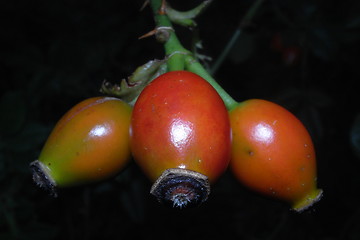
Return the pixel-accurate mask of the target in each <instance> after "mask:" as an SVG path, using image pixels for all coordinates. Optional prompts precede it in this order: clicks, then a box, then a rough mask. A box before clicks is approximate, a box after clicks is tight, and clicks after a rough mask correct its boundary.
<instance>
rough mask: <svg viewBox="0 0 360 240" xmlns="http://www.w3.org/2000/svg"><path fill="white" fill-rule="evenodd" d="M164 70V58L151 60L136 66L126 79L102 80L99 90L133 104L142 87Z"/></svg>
mask: <svg viewBox="0 0 360 240" xmlns="http://www.w3.org/2000/svg"><path fill="white" fill-rule="evenodd" d="M165 72H166V60H157V59H155V60H151V61H149V62H147V63H145V64H144V65H142V66H140V67H138V68H137V69H136V70H135V71H134V72H133V74H132V75H131V76H129V77H128V78H127V79H122V80H121V81H120V83H119V84H113V83H110V82H108V81H106V80H104V81H103V83H102V85H101V88H100V92H102V93H104V94H107V95H111V96H115V97H118V98H121V99H122V100H123V101H125V102H127V103H129V104H130V105H133V104H134V103H135V101H136V99H137V97H138V96H139V94H140V93H141V91H142V90H143V89H144V87H145V86H146V85H147V84H149V83H150V82H151V81H152V80H153V79H154V78H156V77H157V76H159V75H161V74H162V73H165Z"/></svg>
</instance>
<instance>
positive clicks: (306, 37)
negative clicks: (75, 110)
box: [0, 0, 360, 240]
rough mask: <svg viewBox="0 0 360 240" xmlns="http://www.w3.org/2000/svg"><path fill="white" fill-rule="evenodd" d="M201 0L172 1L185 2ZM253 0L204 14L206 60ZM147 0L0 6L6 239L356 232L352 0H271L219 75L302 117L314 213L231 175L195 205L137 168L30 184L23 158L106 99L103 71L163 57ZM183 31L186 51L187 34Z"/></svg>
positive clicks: (357, 12)
mask: <svg viewBox="0 0 360 240" xmlns="http://www.w3.org/2000/svg"><path fill="white" fill-rule="evenodd" d="M199 2H200V1H181V0H173V1H170V3H172V5H173V6H174V7H175V8H177V9H179V10H187V9H189V8H191V7H194V6H195V5H196V4H197V3H199ZM252 2H253V1H250V0H243V1H220V0H215V1H214V2H213V3H212V4H211V5H210V6H209V8H208V9H207V10H206V11H205V12H204V13H203V14H202V15H201V16H200V17H199V18H198V20H197V22H198V29H199V34H200V37H201V39H202V44H203V46H204V48H203V49H202V50H200V52H201V53H202V54H206V55H209V56H211V57H212V58H213V59H214V60H213V61H212V62H208V64H209V66H211V65H212V64H213V63H214V61H215V60H216V59H217V57H218V56H219V55H220V53H221V52H222V51H223V49H224V48H225V46H226V43H227V41H228V40H229V39H230V37H231V36H232V34H233V32H234V31H235V29H236V28H237V27H238V26H239V22H240V20H241V18H242V17H243V16H244V14H245V13H246V11H247V9H248V8H249V7H250V5H251V3H252ZM142 3H143V2H142V1H140V0H134V1H121V0H117V1H115V0H109V1H99V0H94V1H70V0H68V1H65V0H63V1H40V0H35V1H24V0H13V1H1V3H0V13H1V23H0V27H1V28H0V74H1V95H0V96H1V98H0V130H1V132H0V134H1V135H0V239H1V240H5V239H127V238H128V239H135V238H136V239H163V238H164V239H165V238H166V239H184V238H185V239H192V238H197V239H208V238H210V237H211V238H212V239H215V238H216V239H219V238H222V239H266V240H268V239H292V240H296V239H302V240H303V239H324V240H325V239H326V240H332V239H349V240H350V239H354V240H355V239H360V221H359V217H360V208H359V201H360V198H359V197H357V196H356V195H358V190H359V184H360V174H359V164H358V162H359V161H360V159H359V157H360V118H359V103H360V102H359V93H358V92H359V87H358V83H357V82H358V79H359V76H360V74H359V71H360V70H359V69H360V68H359V63H360V61H359V53H360V52H359V48H360V44H359V43H360V42H359V39H360V29H359V28H360V3H359V1H357V0H353V1H332V0H330V1H326V0H318V1H310V0H298V1H277V0H265V2H264V4H263V6H262V7H261V8H260V9H259V11H258V12H257V14H256V17H255V18H254V19H253V21H252V22H251V23H248V24H246V26H245V28H244V31H243V35H241V37H240V38H239V39H238V41H237V43H236V44H235V46H234V48H233V50H232V52H231V53H230V55H229V56H228V58H227V59H226V61H225V62H224V63H223V65H222V66H221V68H220V69H219V70H218V71H217V72H216V74H215V77H216V79H217V81H218V82H219V83H220V84H221V85H222V86H223V87H224V88H225V89H226V90H227V91H228V92H229V93H230V94H231V95H232V96H233V97H234V98H235V99H236V100H238V101H242V100H246V99H249V98H263V99H268V100H271V101H274V102H277V103H279V104H281V105H282V106H284V107H286V108H287V109H289V110H290V111H291V112H293V113H294V114H295V115H296V116H298V117H299V118H300V119H301V120H302V121H303V123H304V124H305V125H306V127H307V128H308V130H309V132H310V133H311V135H312V137H313V140H314V144H315V146H316V150H317V158H318V159H317V160H318V183H319V187H320V188H322V189H323V190H324V197H323V199H322V200H321V201H320V202H319V203H317V204H316V205H315V206H314V207H313V208H311V209H310V210H308V211H305V212H303V213H301V214H298V213H295V212H293V211H291V210H289V206H288V205H287V204H286V203H283V202H280V201H276V200H273V199H269V198H265V197H263V196H260V195H258V194H256V193H253V192H251V191H248V190H247V189H245V188H244V187H243V186H242V185H240V184H239V183H238V182H237V181H236V180H235V179H234V177H233V175H232V174H231V172H230V171H227V172H226V173H225V174H224V175H223V176H222V177H221V179H220V180H219V181H218V182H217V183H216V184H215V185H214V186H213V188H212V193H211V195H210V198H209V200H208V201H207V202H206V203H204V204H203V205H202V206H200V207H198V208H194V209H188V210H177V209H169V208H167V207H164V206H162V205H160V204H158V203H157V202H156V200H154V199H153V198H152V197H151V196H149V194H148V192H149V189H150V186H151V183H150V182H149V181H148V180H147V179H146V178H145V177H144V176H143V175H142V173H141V172H140V170H139V169H138V168H137V166H136V165H135V164H134V163H131V164H130V165H129V166H128V167H127V168H126V169H125V170H124V171H123V172H121V173H120V174H119V175H118V176H117V177H115V178H113V179H110V180H108V181H104V182H101V183H97V184H92V185H88V186H83V187H76V188H68V189H62V190H60V192H59V197H58V198H56V199H53V198H52V197H50V196H49V195H47V194H46V193H45V192H43V191H42V190H41V189H38V188H37V187H36V186H35V184H33V182H32V179H31V175H30V172H29V169H28V165H29V163H30V162H31V161H33V160H35V159H36V158H37V157H38V155H39V152H40V151H41V148H42V145H43V144H44V142H45V140H46V138H47V136H48V135H49V133H50V131H51V129H52V127H53V126H54V124H55V123H56V121H57V120H58V119H59V118H60V117H61V116H62V115H63V114H64V113H65V112H66V111H67V110H68V109H70V108H71V107H72V106H73V105H75V104H76V103H78V102H79V101H81V100H83V99H85V98H88V97H92V96H98V95H101V94H100V93H99V88H100V85H101V83H102V81H103V80H104V79H108V80H109V81H119V80H120V79H122V78H125V77H127V76H129V75H130V74H131V73H132V72H133V71H134V70H135V69H136V67H137V66H139V65H142V64H144V63H145V62H147V61H148V60H151V59H154V58H158V59H161V58H163V57H164V56H163V49H162V46H161V45H160V44H159V43H157V42H156V41H155V39H153V38H148V39H144V40H138V39H137V38H138V37H139V36H141V35H143V34H144V33H146V32H148V31H150V30H151V29H153V28H154V24H153V19H152V15H151V11H150V8H146V9H145V10H144V11H142V12H140V11H139V9H140V7H141V5H142ZM176 32H177V34H178V36H179V38H180V39H181V41H183V43H184V45H185V46H186V47H190V42H191V36H192V32H191V31H190V30H188V29H185V28H182V27H177V28H176ZM279 39H281V41H282V45H281V48H279V44H277V42H278V41H279ZM291 54H295V55H291ZM291 56H295V58H294V59H295V60H291V59H293V58H292V57H291ZM356 119H357V120H356Z"/></svg>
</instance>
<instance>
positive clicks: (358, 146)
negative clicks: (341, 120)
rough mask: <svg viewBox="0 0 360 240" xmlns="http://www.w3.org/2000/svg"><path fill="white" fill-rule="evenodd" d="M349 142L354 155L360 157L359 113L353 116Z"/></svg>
mask: <svg viewBox="0 0 360 240" xmlns="http://www.w3.org/2000/svg"><path fill="white" fill-rule="evenodd" d="M350 144H351V147H352V148H353V150H354V153H355V154H356V156H357V157H358V158H360V113H358V114H357V116H356V117H355V120H354V123H353V124H352V127H351V130H350Z"/></svg>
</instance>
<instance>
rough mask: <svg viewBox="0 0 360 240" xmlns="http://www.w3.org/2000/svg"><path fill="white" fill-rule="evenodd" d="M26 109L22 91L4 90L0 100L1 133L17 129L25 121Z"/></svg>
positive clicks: (6, 133) (7, 133)
mask: <svg viewBox="0 0 360 240" xmlns="http://www.w3.org/2000/svg"><path fill="white" fill-rule="evenodd" d="M26 110H27V109H26V103H25V100H24V97H23V94H22V91H20V90H18V91H9V92H6V93H5V94H4V95H3V96H2V97H1V100H0V133H1V135H9V134H12V133H15V132H17V131H19V130H20V128H21V126H22V125H23V124H24V122H25V117H26Z"/></svg>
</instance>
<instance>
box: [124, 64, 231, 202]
mask: <svg viewBox="0 0 360 240" xmlns="http://www.w3.org/2000/svg"><path fill="white" fill-rule="evenodd" d="M130 144H131V150H132V153H133V156H134V159H135V161H136V162H137V163H138V165H139V166H140V167H141V168H142V170H143V171H144V172H145V173H146V175H147V176H148V177H149V178H150V179H151V180H152V181H155V183H154V185H153V187H152V189H151V193H152V194H153V195H155V197H157V199H158V200H159V201H160V202H164V203H170V204H171V205H173V206H176V207H185V206H189V205H198V204H200V203H201V202H203V201H205V200H206V198H207V196H208V194H209V182H210V183H211V182H213V181H215V180H216V179H217V178H218V177H219V176H220V174H221V173H223V172H224V170H225V169H226V168H227V165H228V163H229V159H230V148H231V130H230V122H229V117H228V114H227V110H226V108H225V105H224V103H223V101H222V99H221V98H220V96H219V95H218V94H217V92H216V91H215V89H214V88H213V87H212V86H211V85H210V84H209V83H208V82H206V81H205V80H204V79H203V78H201V77H200V76H198V75H196V74H194V73H191V72H187V71H173V72H168V73H165V74H163V75H161V76H159V77H158V78H156V79H155V80H153V81H152V82H151V83H150V84H149V85H148V86H147V87H146V88H145V89H144V90H143V92H142V93H141V94H140V96H139V98H138V100H137V102H136V103H135V106H134V109H133V113H132V122H131V131H130Z"/></svg>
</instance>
